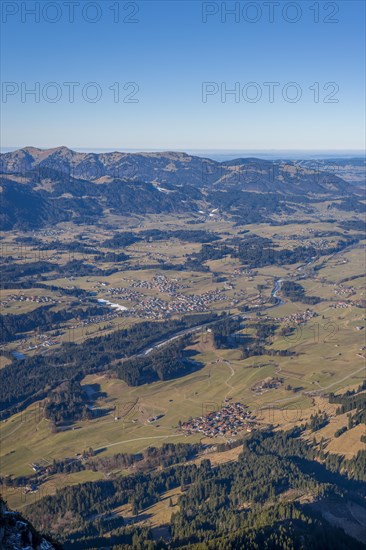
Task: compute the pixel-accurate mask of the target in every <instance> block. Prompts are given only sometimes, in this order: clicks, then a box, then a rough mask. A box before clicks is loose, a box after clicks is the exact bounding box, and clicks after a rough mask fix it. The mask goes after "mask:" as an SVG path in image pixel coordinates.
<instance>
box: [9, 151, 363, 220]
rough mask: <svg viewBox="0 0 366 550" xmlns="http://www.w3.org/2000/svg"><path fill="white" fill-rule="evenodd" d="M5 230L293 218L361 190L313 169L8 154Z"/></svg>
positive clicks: (166, 156) (170, 155)
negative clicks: (139, 219) (155, 218)
mask: <svg viewBox="0 0 366 550" xmlns="http://www.w3.org/2000/svg"><path fill="white" fill-rule="evenodd" d="M0 172H1V188H2V205H3V208H2V215H1V228H2V229H3V230H8V229H13V228H18V229H34V228H39V227H43V226H46V225H49V224H54V223H57V222H60V221H70V220H72V221H74V222H76V223H88V222H92V221H93V222H95V221H97V220H98V219H101V218H103V217H104V216H106V215H107V214H108V213H113V214H117V215H122V216H126V215H131V214H141V215H144V214H148V213H167V214H169V213H173V212H176V213H187V214H190V215H191V216H196V217H198V218H200V217H201V218H204V217H205V216H218V215H226V216H230V217H232V218H233V219H234V220H236V221H238V222H239V223H253V222H257V221H261V219H263V217H266V219H267V220H268V216H272V215H278V214H284V213H290V212H291V211H293V209H294V208H295V209H296V205H299V204H307V205H309V204H311V202H313V201H315V200H316V201H319V200H330V199H332V200H334V199H339V198H340V199H346V198H349V197H350V196H352V195H355V199H356V198H357V194H359V193H360V191H359V189H357V187H354V186H353V185H352V184H350V183H349V182H348V183H347V182H346V181H345V180H344V179H342V178H340V177H338V176H336V175H335V174H334V173H333V172H327V171H319V170H316V169H315V170H314V169H313V168H311V167H309V165H308V164H305V165H301V164H300V163H297V164H296V163H292V162H287V163H285V162H274V161H269V160H261V159H256V158H239V159H235V160H230V161H224V162H217V161H214V160H211V159H208V158H201V157H197V156H191V155H188V154H186V153H177V152H162V153H160V152H159V153H121V152H113V153H100V154H95V153H79V152H75V151H72V150H70V149H68V148H67V147H58V148H55V149H37V148H35V147H25V148H24V149H19V150H17V151H13V152H9V153H4V154H2V155H1V156H0Z"/></svg>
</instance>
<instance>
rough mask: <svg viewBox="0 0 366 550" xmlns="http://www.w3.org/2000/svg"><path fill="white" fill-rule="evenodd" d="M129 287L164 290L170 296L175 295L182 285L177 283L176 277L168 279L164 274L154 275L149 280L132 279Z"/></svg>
mask: <svg viewBox="0 0 366 550" xmlns="http://www.w3.org/2000/svg"><path fill="white" fill-rule="evenodd" d="M130 288H146V289H149V290H151V289H157V290H158V291H159V292H166V293H167V294H169V295H170V296H175V294H177V292H178V291H179V290H181V289H183V288H186V287H185V286H184V285H182V284H179V283H178V279H169V278H168V277H166V276H165V275H156V276H155V277H153V278H152V279H151V281H133V282H132V283H131V285H130Z"/></svg>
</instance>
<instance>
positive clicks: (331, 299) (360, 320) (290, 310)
mask: <svg viewBox="0 0 366 550" xmlns="http://www.w3.org/2000/svg"><path fill="white" fill-rule="evenodd" d="M131 227H135V228H137V227H138V229H139V230H141V229H151V228H159V229H162V228H169V229H173V230H174V229H179V228H183V227H184V228H185V229H187V226H186V225H184V223H183V219H181V218H180V217H179V216H177V218H173V217H171V218H170V219H167V218H166V217H165V218H164V223H163V218H161V219H160V218H159V216H154V217H148V218H147V219H145V220H144V221H143V222H142V220H140V219H139V218H133V219H130V220H128V221H127V225H126V227H125V228H123V229H124V230H127V229H128V228H131ZM191 228H192V226H191ZM193 228H194V229H205V230H212V231H214V232H216V233H219V234H221V235H222V236H224V235H225V234H230V236H232V235H235V234H238V233H239V231H242V230H243V229H249V230H250V231H251V232H252V233H256V234H258V235H261V236H263V237H269V238H273V239H274V240H275V242H276V243H277V244H278V245H279V247H280V248H282V247H283V248H292V247H295V246H299V245H301V244H304V243H308V242H309V240H311V239H312V238H313V232H314V231H315V230H316V231H330V230H332V229H333V230H334V226H333V225H332V224H329V223H323V222H314V224H311V225H310V226H309V225H302V224H289V225H284V226H276V227H272V226H269V225H268V224H260V225H257V226H253V225H250V226H247V227H243V226H241V227H240V228H235V227H233V226H232V224H230V223H227V222H212V223H211V222H210V223H205V224H197V225H194V227H193ZM77 232H80V227H75V228H73V227H72V226H71V225H70V224H68V225H67V226H65V227H64V229H63V232H62V233H61V234H60V235H58V237H57V238H59V239H60V241H65V242H66V241H67V240H68V239H69V240H72V239H73V238H75V235H76V234H77ZM83 234H84V235H86V236H87V237H88V239H90V240H92V239H94V240H96V241H99V242H102V240H105V239H107V238H109V237H110V232H108V231H105V230H100V231H99V230H98V232H97V233H95V232H93V228H88V227H85V228H83ZM16 236H19V235H16ZM53 238H54V237H53V236H52V235H51V236H47V237H45V239H46V240H52V239H53ZM7 244H8V251H10V252H11V251H12V246H13V247H15V245H14V242H13V241H11V240H10V241H9V242H8V243H7ZM362 245H363V243H361V245H360V246H357V247H354V248H353V249H351V250H349V251H345V252H343V253H341V254H339V255H336V256H333V257H331V258H328V257H322V259H321V260H319V261H317V262H315V263H314V265H317V264H319V265H322V267H321V269H319V271H316V272H315V273H313V274H312V275H311V277H310V276H308V275H306V276H305V278H303V279H301V280H300V281H299V282H300V283H301V284H302V285H303V286H304V288H305V291H306V294H307V295H315V296H319V297H320V298H321V299H322V302H320V303H319V304H317V305H314V306H308V305H305V304H302V303H301V302H290V301H288V300H286V302H285V303H284V304H283V305H280V306H277V307H273V308H271V309H269V310H266V311H263V312H262V315H265V316H267V315H268V316H270V317H272V318H277V320H276V322H278V323H279V324H280V329H281V328H283V327H286V326H290V327H293V328H294V331H293V333H292V334H291V335H289V336H281V335H280V330H278V331H277V333H276V335H275V337H274V338H273V341H272V343H271V344H270V346H269V347H270V348H272V349H275V350H284V349H287V350H290V351H293V352H296V354H297V355H295V356H277V355H276V356H275V355H263V356H259V357H251V358H248V359H245V360H243V359H242V355H241V352H240V350H235V349H232V350H225V349H222V350H217V349H215V348H214V346H213V343H212V338H211V336H210V335H209V334H206V333H205V334H203V335H201V336H200V337H197V339H196V341H195V342H194V343H193V344H192V346H191V347H192V349H194V350H195V352H196V356H195V359H196V360H197V361H199V362H201V363H202V365H203V367H202V368H201V369H200V370H197V371H196V372H193V373H191V374H189V375H187V376H184V377H181V378H177V379H175V380H171V381H165V382H156V383H153V384H149V385H143V386H139V387H129V386H127V385H126V384H125V383H124V382H123V381H121V380H117V379H115V378H110V377H108V376H104V375H103V376H96V375H93V376H87V377H86V378H85V379H84V380H83V381H82V384H83V385H85V386H91V385H98V387H99V389H100V391H101V392H103V393H104V394H105V396H104V397H102V398H100V399H99V400H98V402H97V403H96V404H97V405H98V406H100V407H102V408H104V409H110V410H112V409H114V411H115V412H109V413H108V414H106V415H105V416H103V417H100V418H95V419H94V420H91V421H83V422H76V423H75V425H74V426H73V428H74V429H70V430H68V431H64V432H59V433H52V431H51V427H50V424H49V422H48V421H47V420H46V419H44V418H43V415H42V412H41V409H40V407H41V404H40V403H35V404H32V405H31V406H29V407H28V409H27V410H26V411H23V412H22V413H18V414H16V415H13V416H12V417H11V418H9V419H8V420H7V421H6V422H3V423H1V426H0V472H1V475H4V476H7V475H13V476H22V475H30V474H32V467H31V464H32V463H42V464H47V462H52V461H53V460H55V459H62V458H65V457H73V456H75V454H76V453H81V452H83V451H84V450H86V449H88V448H90V447H92V448H93V449H94V450H95V451H96V452H97V453H98V454H100V455H102V456H103V455H104V456H110V455H113V454H116V453H118V452H128V453H136V452H140V451H142V450H143V449H145V448H147V447H149V446H159V445H161V444H162V443H164V442H175V443H177V442H187V443H188V442H198V441H200V436H199V435H198V434H196V435H192V436H189V437H187V436H185V434H183V433H182V432H181V431H180V430H179V429H178V423H179V421H182V422H183V421H185V420H187V419H188V418H189V417H195V416H201V415H202V414H206V413H208V412H210V411H212V410H217V409H218V408H220V407H221V406H222V405H223V403H224V402H225V399H227V398H232V399H233V400H237V401H241V402H243V403H245V404H247V405H248V406H249V407H250V409H251V411H253V413H254V414H255V416H256V418H257V421H258V422H259V423H260V424H261V425H265V424H274V425H275V426H276V427H277V429H287V428H289V427H292V426H294V425H296V424H298V423H301V422H305V421H306V420H307V419H309V417H310V415H311V414H312V413H313V412H314V411H318V410H327V411H328V412H330V414H331V422H330V424H329V425H328V426H326V427H325V428H323V429H322V430H320V431H319V432H318V433H317V437H318V436H320V437H321V436H322V435H324V437H325V439H326V442H327V443H326V444H327V448H328V449H329V450H330V451H331V452H340V453H345V452H347V453H348V454H349V455H350V456H351V455H352V454H354V453H355V452H357V450H359V449H360V448H361V447H362V444H361V442H360V437H361V435H362V434H361V428H360V427H359V426H357V427H356V428H353V429H352V430H350V431H348V432H346V433H345V434H343V435H342V436H341V437H339V438H334V432H335V430H336V429H338V428H339V427H341V426H342V425H343V424H341V423H342V422H344V419H343V418H341V417H340V416H338V417H336V416H335V414H334V410H332V409H331V408H330V407H329V403H328V402H327V400H326V399H322V398H321V397H320V396H321V395H322V394H323V393H327V392H330V391H332V392H338V391H342V392H343V391H344V390H345V389H347V388H349V387H353V386H355V385H356V386H357V385H358V384H359V383H360V382H362V380H363V379H364V377H365V369H364V367H365V361H364V358H363V357H362V356H363V355H364V354H365V352H364V351H363V350H362V349H361V348H362V347H363V346H364V345H365V329H364V328H363V329H360V328H357V327H361V326H363V325H365V315H364V311H363V310H362V309H361V308H359V307H356V306H355V305H353V304H349V305H348V306H347V307H345V308H342V309H340V308H335V307H333V306H335V305H336V304H337V303H338V302H339V301H341V300H344V299H346V298H344V297H343V296H342V295H339V294H336V292H335V291H336V290H337V289H338V290H339V284H340V283H341V282H342V280H343V279H345V278H348V277H354V276H356V277H357V278H356V279H353V280H352V281H348V282H346V283H344V286H345V287H347V288H351V287H352V290H350V299H351V300H356V299H357V300H360V299H365V288H364V281H363V280H362V278H361V277H359V275H361V274H362V273H363V272H364V258H363V254H362V252H363V250H362V248H361V247H362ZM199 248H200V245H197V244H192V243H179V242H175V241H168V242H158V243H157V242H155V243H138V244H134V245H132V246H131V247H128V250H127V253H129V254H130V255H131V257H132V260H131V262H132V263H133V262H135V263H139V264H140V265H144V263H153V260H154V261H155V260H156V258H159V257H160V258H161V259H163V260H164V261H167V262H169V263H177V264H178V263H182V262H183V261H184V257H185V256H186V255H187V254H192V253H193V252H195V251H197V250H199ZM14 250H15V248H13V252H14ZM48 252H49V251H48ZM51 255H52V254H51ZM61 256H62V258H61V259H60V262H63V263H65V262H66V261H67V255H66V254H63V255H61ZM76 257H78V256H77V255H76ZM81 257H82V256H81ZM30 260H31V258H26V260H25V261H30ZM208 265H209V266H210V269H211V272H210V273H199V272H185V271H178V270H177V271H170V270H169V271H164V270H153V271H152V270H146V269H134V270H129V271H125V272H123V271H119V272H116V273H113V274H112V275H109V276H107V277H99V276H84V277H72V278H65V277H56V278H53V277H50V279H49V280H46V281H44V282H45V283H46V284H49V285H50V286H51V285H55V286H59V287H60V288H61V289H62V288H72V287H78V288H82V289H84V290H87V291H90V292H95V299H98V298H106V299H111V301H114V300H113V298H110V297H109V295H108V294H107V289H108V286H104V287H102V286H101V285H100V282H101V281H103V282H104V283H107V285H109V286H110V287H122V288H128V286H129V285H130V284H131V282H136V281H151V280H152V278H153V277H154V276H155V275H156V274H157V273H161V274H164V275H166V276H167V277H169V278H176V279H178V282H179V284H182V285H183V286H184V289H182V293H184V294H202V293H203V292H207V291H210V290H214V289H223V288H224V283H222V282H221V283H216V282H214V280H213V277H214V276H215V275H218V274H220V275H223V276H224V277H225V278H226V280H227V282H229V283H230V284H231V285H232V288H227V289H226V290H225V293H226V294H225V300H224V301H220V302H215V303H213V306H212V308H213V309H216V310H218V311H221V310H231V311H235V310H236V309H235V306H233V305H232V303H233V300H239V304H242V303H246V304H249V305H253V300H254V299H255V298H256V297H257V296H258V292H259V290H258V287H259V285H261V288H262V296H263V298H264V299H265V300H268V299H269V297H270V294H271V292H272V289H273V284H274V280H275V279H277V278H289V277H291V276H292V275H298V274H299V270H298V268H299V267H301V266H300V264H295V265H291V266H285V267H278V266H268V267H262V268H259V269H256V270H255V273H253V274H248V273H245V272H244V273H240V267H242V266H240V264H239V262H238V261H237V260H235V259H232V258H225V259H224V260H215V261H210V262H208ZM111 266H112V264H103V267H104V268H105V269H107V268H109V267H111ZM244 271H245V270H244ZM138 290H139V292H141V294H142V295H144V296H146V297H153V296H155V297H161V298H162V299H164V300H166V301H169V300H171V299H172V297H171V296H169V295H168V294H167V293H162V292H159V291H158V290H157V289H145V288H138ZM11 294H23V295H27V296H33V295H34V294H37V295H47V296H51V297H52V298H54V299H55V300H58V301H60V302H61V304H58V303H57V304H55V305H54V306H53V307H54V308H58V307H67V306H68V304H69V303H70V301H71V299H70V298H69V297H65V295H62V294H61V293H60V292H55V291H54V290H51V289H50V290H49V291H48V290H47V289H37V290H35V289H24V290H23V289H21V290H19V289H14V290H12V289H7V290H6V291H3V293H2V297H1V299H2V300H4V299H6V298H7V297H8V296H9V295H11ZM116 301H117V302H118V303H121V304H122V305H127V307H128V306H129V305H130V304H129V303H128V302H123V301H121V300H118V299H116ZM39 306H40V304H38V303H35V302H31V301H24V302H19V301H13V302H9V305H7V306H6V310H5V312H4V313H21V312H22V313H23V312H28V311H31V309H33V308H35V307H39ZM307 308H310V309H312V310H313V311H314V312H316V313H317V316H316V317H313V318H312V319H310V320H309V321H308V322H307V323H306V325H303V326H301V327H299V326H298V325H296V324H295V323H294V322H293V321H291V319H286V318H287V317H288V316H291V315H294V314H296V313H300V312H304V311H305V310H306V309H307ZM244 315H245V316H246V317H249V319H247V320H246V321H244V328H243V332H244V333H247V334H252V333H253V329H248V328H247V326H246V325H248V324H250V323H252V322H257V321H258V319H259V317H258V316H257V315H256V310H253V309H252V310H251V311H250V312H249V313H245V314H244ZM284 318H285V319H284ZM279 319H283V320H282V321H280V320H279ZM137 321H138V319H137V318H117V319H114V320H112V321H111V322H110V323H108V324H107V325H108V326H107V328H105V326H106V323H105V322H103V323H100V324H98V323H96V324H93V325H90V326H88V327H87V328H81V327H79V328H76V329H75V330H74V331H73V333H72V334H73V336H72V338H73V340H74V341H75V342H77V343H79V342H81V341H83V340H85V339H86V338H90V337H92V336H95V335H97V334H100V333H101V332H100V329H102V328H105V331H110V330H115V328H116V327H117V326H119V327H121V326H129V325H130V324H131V323H135V322H137ZM73 324H74V321H70V322H67V323H65V326H64V327H63V331H64V335H63V337H62V338H63V339H67V338H68V337H69V335H70V333H69V331H68V329H69V328H70V327H71V326H72V325H73ZM26 345H29V340H28V342H27V343H25V342H23V343H22V342H21V341H16V342H15V343H11V344H9V345H8V346H6V349H8V350H13V349H19V348H21V349H23V348H24V347H25V346H26ZM34 353H35V352H34ZM1 359H2V361H1V362H0V367H4V366H5V365H6V364H8V361H9V360H8V359H5V358H4V357H2V358H1ZM270 377H281V378H283V383H282V384H281V385H280V386H279V387H278V388H276V389H272V390H270V391H266V392H264V393H262V394H260V395H256V394H255V393H254V391H253V386H254V384H256V383H257V382H260V381H262V380H264V379H266V378H270ZM289 387H290V389H289ZM157 414H162V415H163V416H162V418H160V419H159V421H157V422H154V423H149V422H148V419H149V418H151V417H152V416H155V415H157ZM116 416H117V417H118V420H117V421H116V420H115V417H116ZM215 442H216V440H209V443H211V444H214V443H215ZM235 452H236V450H235ZM235 452H234V453H232V457H231V458H230V459H235V456H237V455H235ZM212 458H213V460H222V455H221V457H217V458H216V459H215V458H214V455H213V456H212ZM101 475H102V474H100V472H90V471H87V472H80V473H78V474H70V475H67V476H58V477H57V476H56V478H55V479H49V480H48V482H47V483H46V484H44V485H43V486H42V491H46V494H47V492H50V493H51V492H52V491H54V490H55V489H56V488H57V486H64V485H65V484H74V483H80V482H82V481H86V480H93V479H98V478H100V476H101ZM47 484H48V485H47ZM13 492H14V494H12V495H10V499H9V500H10V504H11V505H12V506H14V507H16V508H18V507H20V506H21V505H23V504H24V503H23V500H24V495H22V493H21V492H20V491H19V490H14V491H13ZM170 497H172V499H173V503H174V498H175V497H176V495H167V497H166V498H167V499H168V501H169V498H170ZM27 498H39V495H38V497H37V496H36V494H35V495H32V494H31V495H27ZM165 500H166V499H164V500H163V501H162V502H161V503H158V504H157V505H155V507H153V509H152V510H150V511H148V514H149V515H151V516H150V517H151V518H152V519H151V521H152V522H154V521H155V520H154V518H156V517H158V518H159V520H158V521H157V522H156V525H161V524H162V523H164V521H165V519H164V518H167V517H168V516H169V514H170V513H171V511H172V510H171V508H170V507H169V509H167V507H166V502H165ZM173 511H174V506H173Z"/></svg>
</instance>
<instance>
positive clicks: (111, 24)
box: [1, 0, 365, 150]
mask: <svg viewBox="0 0 366 550" xmlns="http://www.w3.org/2000/svg"><path fill="white" fill-rule="evenodd" d="M269 3H270V4H272V9H273V10H274V11H273V17H272V19H273V21H272V22H271V21H270V19H271V17H270V8H269V6H268V2H265V1H264V2H261V1H258V2H247V1H243V2H232V1H228V2H221V1H220V2H201V1H199V0H194V1H188V0H185V1H184V2H181V1H179V0H172V1H154V0H150V1H138V2H129V1H127V0H126V1H123V0H122V1H119V2H118V1H115V0H103V1H100V2H88V1H85V2H83V1H82V0H79V1H78V2H75V6H74V21H73V22H72V21H70V11H69V10H70V9H71V8H70V7H69V6H68V5H66V3H65V2H64V1H63V0H59V1H57V2H55V1H54V2H46V1H45V2H42V1H41V2H33V1H32V2H31V1H28V2H24V1H21V2H14V1H12V2H7V1H5V0H3V2H2V6H1V7H2V24H1V26H2V48H1V51H2V53H1V56H2V74H1V78H2V96H1V111H2V123H1V146H2V147H11V146H25V145H34V146H39V147H54V146H58V145H67V146H69V147H85V148H90V149H100V148H116V149H121V150H123V149H140V150H143V149H145V150H146V149H181V150H193V149H195V150H198V149H205V150H212V149H220V150H224V149H229V150H232V149H235V150H261V149H263V150H269V149H276V150H281V149H284V150H286V149H308V150H324V149H326V150H331V149H339V150H346V149H353V150H354V149H363V148H364V133H365V132H364V122H363V121H364V114H365V113H364V93H365V80H364V66H365V59H364V51H365V48H364V46H365V45H364V31H365V28H364V26H365V4H364V2H361V1H350V0H348V1H341V2H312V1H307V0H305V1H300V2H279V1H277V2H269ZM55 4H56V6H55ZM235 4H237V6H238V8H239V10H240V11H239V12H236V15H229V14H228V13H226V14H225V9H226V10H230V9H232V8H233V7H235ZM277 4H279V5H277ZM44 6H48V7H47V10H46V11H44V10H45V8H44ZM117 7H118V8H119V15H118V14H117V12H116V9H117ZM317 7H318V13H316V11H314V10H316V8H317ZM26 8H27V9H28V10H31V9H32V8H33V9H36V10H37V9H38V10H39V20H38V21H36V20H35V16H34V15H32V14H30V13H27V12H26V11H25V10H26ZM111 8H114V10H115V11H112V9H111ZM13 12H14V13H13ZM114 17H116V18H117V19H118V20H117V21H114ZM225 17H226V21H225ZM94 18H95V19H96V21H95V22H92V20H93V19H94ZM235 18H236V21H235ZM296 19H298V20H297V21H296ZM317 19H319V21H318V22H317V21H316V20H317ZM52 20H55V21H54V22H52ZM132 21H136V22H132ZM291 21H294V22H291ZM332 21H337V22H332ZM67 82H69V83H70V82H73V83H78V85H76V84H73V85H72V86H74V101H73V102H70V95H69V94H70V89H71V85H70V84H69V85H67V84H65V83H67ZM270 82H275V83H278V84H276V85H275V87H274V88H273V89H274V96H273V101H270V100H269V99H270V97H269V88H270V85H269V84H265V83H270ZM50 83H54V84H50ZM90 83H95V84H90ZM131 83H132V84H131ZM204 83H210V84H209V85H208V84H204ZM251 83H252V84H251ZM289 83H295V85H294V84H289ZM315 83H317V84H315ZM124 86H125V87H126V89H124ZM324 86H326V88H325V89H324ZM111 87H112V89H111ZM32 88H33V89H36V95H31V94H26V91H27V90H29V89H32ZM117 89H119V101H117V97H116V91H117ZM233 89H235V90H236V94H226V95H225V90H226V91H229V90H233ZM205 91H208V92H209V93H207V94H205ZM95 94H99V95H101V97H100V99H99V100H98V101H94V98H95ZM222 94H223V95H222ZM57 95H58V100H57V101H53V100H54V99H55V98H56V99H57V97H56V96H57ZM255 96H256V98H257V99H258V101H256V102H254V101H253V100H254V99H255ZM296 96H297V98H298V99H299V100H298V101H297V102H295V101H292V100H294V99H295V98H296ZM300 96H301V97H300ZM128 100H129V101H128ZM131 100H135V101H131ZM136 100H137V101H136ZM334 100H336V101H334Z"/></svg>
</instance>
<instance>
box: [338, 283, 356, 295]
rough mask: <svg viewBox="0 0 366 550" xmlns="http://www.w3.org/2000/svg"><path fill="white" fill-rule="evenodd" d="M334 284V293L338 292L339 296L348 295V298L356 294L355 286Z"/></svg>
mask: <svg viewBox="0 0 366 550" xmlns="http://www.w3.org/2000/svg"><path fill="white" fill-rule="evenodd" d="M334 286H335V288H334V294H336V295H337V296H346V297H347V298H348V296H352V294H355V289H354V288H353V286H344V285H342V284H339V285H334Z"/></svg>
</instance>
